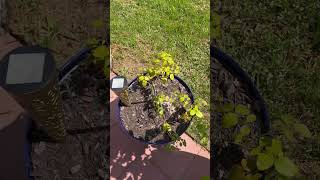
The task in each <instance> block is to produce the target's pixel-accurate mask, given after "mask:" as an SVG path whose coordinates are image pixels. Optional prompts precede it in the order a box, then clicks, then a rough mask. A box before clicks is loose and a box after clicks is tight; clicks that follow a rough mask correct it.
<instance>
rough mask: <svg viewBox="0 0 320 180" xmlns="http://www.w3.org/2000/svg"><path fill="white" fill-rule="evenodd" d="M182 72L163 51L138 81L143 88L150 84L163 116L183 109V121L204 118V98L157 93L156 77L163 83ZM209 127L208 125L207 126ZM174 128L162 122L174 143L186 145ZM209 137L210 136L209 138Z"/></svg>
mask: <svg viewBox="0 0 320 180" xmlns="http://www.w3.org/2000/svg"><path fill="white" fill-rule="evenodd" d="M179 72H180V67H179V66H178V65H177V64H176V63H175V61H174V59H173V57H172V56H171V55H170V54H168V53H166V52H161V53H159V54H158V55H157V58H156V59H155V60H153V61H152V65H151V66H150V67H149V68H146V69H144V72H143V73H142V74H139V75H138V83H139V85H140V86H142V87H143V88H146V87H147V86H150V87H151V89H152V93H151V94H150V95H151V96H153V97H152V99H153V106H154V109H155V111H156V112H157V113H158V115H159V116H160V117H161V118H167V117H166V116H165V115H166V113H169V115H171V114H172V113H173V112H172V111H177V110H181V109H183V111H184V112H182V114H181V115H179V116H178V119H177V121H180V122H181V123H184V122H188V121H190V120H191V119H202V118H203V117H204V115H203V113H202V112H201V110H200V109H202V108H203V107H204V106H206V105H207V103H206V102H205V101H204V100H199V99H197V100H196V101H195V102H194V103H193V102H192V101H191V98H190V96H189V95H188V94H185V93H181V92H174V93H173V94H172V95H170V96H169V95H166V94H164V93H163V92H159V93H156V91H155V87H154V86H155V85H154V82H155V80H156V79H160V80H161V81H160V82H162V83H167V82H168V81H173V80H174V78H175V75H176V74H178V73H179ZM198 127H199V128H200V130H199V131H204V130H203V129H204V126H202V127H200V126H198ZM205 128H208V127H205ZM172 129H173V128H172V127H171V125H170V122H168V119H165V121H164V123H163V124H162V130H163V132H165V133H166V134H167V135H168V136H169V137H170V138H171V140H172V141H173V142H174V143H178V144H179V145H180V146H185V145H186V142H185V140H183V139H181V138H180V136H179V135H178V134H177V133H176V132H174V131H173V130H172ZM207 139H208V138H207ZM171 146H173V144H170V145H168V146H167V149H169V150H172V149H174V148H173V147H171Z"/></svg>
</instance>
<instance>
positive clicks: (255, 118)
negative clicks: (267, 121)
mask: <svg viewBox="0 0 320 180" xmlns="http://www.w3.org/2000/svg"><path fill="white" fill-rule="evenodd" d="M256 120H257V117H256V115H254V114H249V115H248V116H247V118H246V123H251V122H255V121H256Z"/></svg>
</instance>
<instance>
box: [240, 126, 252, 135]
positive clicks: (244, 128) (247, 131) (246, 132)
mask: <svg viewBox="0 0 320 180" xmlns="http://www.w3.org/2000/svg"><path fill="white" fill-rule="evenodd" d="M240 133H241V135H242V136H248V135H249V134H250V128H249V127H248V126H242V127H241V128H240Z"/></svg>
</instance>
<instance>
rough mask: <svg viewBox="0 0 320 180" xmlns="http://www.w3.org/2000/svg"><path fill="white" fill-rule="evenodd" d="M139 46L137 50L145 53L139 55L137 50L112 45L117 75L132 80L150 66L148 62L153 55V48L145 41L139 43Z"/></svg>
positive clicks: (114, 68)
mask: <svg viewBox="0 0 320 180" xmlns="http://www.w3.org/2000/svg"><path fill="white" fill-rule="evenodd" d="M138 44H139V45H138V46H139V47H138V48H136V49H138V50H139V51H143V53H137V52H136V51H137V50H133V49H132V48H128V47H124V46H120V45H117V44H112V46H111V54H112V58H113V59H112V63H113V70H114V71H115V72H116V73H117V74H121V75H124V76H126V77H127V78H129V79H132V78H135V77H136V76H137V74H139V73H141V72H142V70H141V69H142V68H143V67H146V65H148V64H149V61H148V60H149V59H150V58H151V56H152V53H153V51H152V50H151V47H150V46H148V45H147V44H145V43H144V42H143V41H139V43H138ZM138 54H139V55H138Z"/></svg>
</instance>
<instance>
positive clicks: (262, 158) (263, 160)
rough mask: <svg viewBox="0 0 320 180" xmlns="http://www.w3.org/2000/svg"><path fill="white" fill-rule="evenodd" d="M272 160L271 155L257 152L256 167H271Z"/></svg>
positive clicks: (260, 168) (262, 168) (262, 169)
mask: <svg viewBox="0 0 320 180" xmlns="http://www.w3.org/2000/svg"><path fill="white" fill-rule="evenodd" d="M273 162H274V159H273V156H272V155H270V154H266V153H259V154H258V158H257V168H258V170H260V171H265V170H267V169H269V168H271V167H272V165H273Z"/></svg>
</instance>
